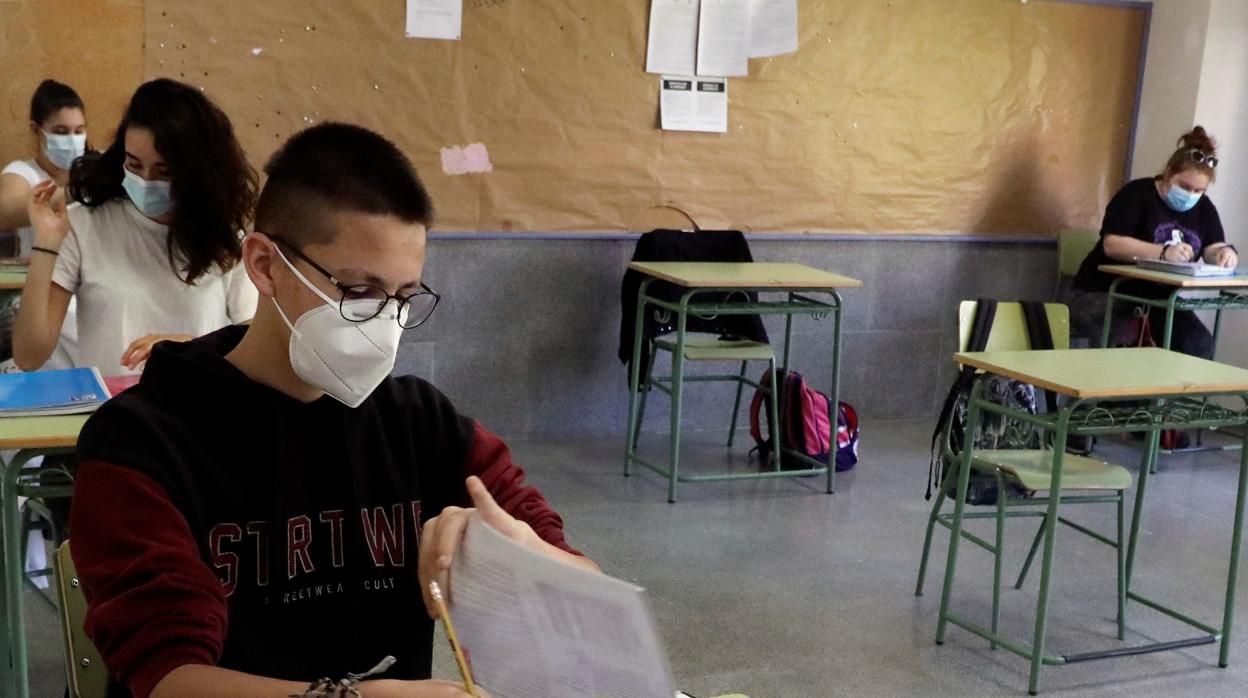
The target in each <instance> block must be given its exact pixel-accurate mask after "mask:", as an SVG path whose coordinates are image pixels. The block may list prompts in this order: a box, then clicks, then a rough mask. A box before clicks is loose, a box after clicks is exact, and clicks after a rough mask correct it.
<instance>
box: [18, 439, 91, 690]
mask: <svg viewBox="0 0 1248 698" xmlns="http://www.w3.org/2000/svg"><path fill="white" fill-rule="evenodd" d="M73 451H74V449H72V448H63V447H62V448H28V449H22V450H19V451H18V452H17V453H16V454H14V456H13V458H11V459H10V460H8V461H7V462H5V461H4V460H3V458H0V528H2V529H3V537H2V538H0V540H2V541H3V545H2V546H0V550H2V552H3V556H2V557H0V561H2V562H0V598H2V599H3V600H4V613H3V614H2V616H3V617H2V618H0V620H2V621H3V625H2V626H0V668H3V669H5V671H0V694H2V695H5V696H21V697H24V696H27V695H29V691H30V688H29V684H30V676H29V668H28V664H27V652H26V634H25V623H24V615H23V610H22V606H23V599H22V590H23V588H24V587H25V586H26V583H27V580H26V574H25V567H24V562H25V561H24V560H22V556H21V550H22V544H21V543H22V541H21V530H22V519H21V510H20V509H19V508H18V504H17V498H18V496H35V497H41V498H47V499H51V498H56V497H68V496H70V495H71V494H72V493H73V483H72V480H70V478H69V475H68V473H64V477H63V478H60V479H59V481H57V482H47V481H46V478H44V477H43V476H45V475H46V474H48V473H49V472H62V473H63V471H60V470H59V469H51V468H38V469H26V464H27V463H29V462H30V460H31V459H33V458H36V457H39V456H57V455H63V454H66V453H73ZM5 662H7V664H5Z"/></svg>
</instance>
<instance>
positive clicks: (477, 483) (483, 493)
mask: <svg viewBox="0 0 1248 698" xmlns="http://www.w3.org/2000/svg"><path fill="white" fill-rule="evenodd" d="M467 485H468V495H469V496H470V497H472V505H473V506H474V507H476V508H477V511H479V512H481V518H483V519H485V522H486V523H488V524H490V525H495V524H497V523H506V521H507V520H508V519H510V518H511V515H510V514H508V513H507V512H506V511H504V510H503V508H502V507H501V506H499V505H498V502H496V501H494V496H493V495H491V494H490V491H489V490H488V489H486V487H485V483H484V482H481V478H479V477H477V476H476V475H473V476H472V477H470V478H468V480H467ZM500 517H502V520H501V521H500Z"/></svg>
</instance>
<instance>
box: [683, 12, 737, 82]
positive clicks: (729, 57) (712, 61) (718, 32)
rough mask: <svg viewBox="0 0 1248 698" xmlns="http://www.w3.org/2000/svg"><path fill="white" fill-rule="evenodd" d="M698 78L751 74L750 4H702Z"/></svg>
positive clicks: (699, 15)
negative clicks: (702, 76)
mask: <svg viewBox="0 0 1248 698" xmlns="http://www.w3.org/2000/svg"><path fill="white" fill-rule="evenodd" d="M696 72H697V74H698V75H707V76H716V77H732V76H743V75H749V72H750V0H702V5H701V11H700V12H699V14H698V66H697V71H696Z"/></svg>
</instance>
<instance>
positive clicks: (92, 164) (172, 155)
mask: <svg viewBox="0 0 1248 698" xmlns="http://www.w3.org/2000/svg"><path fill="white" fill-rule="evenodd" d="M132 127H133V128H142V129H146V130H148V131H151V133H152V136H153V138H154V141H155V144H156V151H157V152H159V153H160V155H161V157H162V158H164V161H165V166H166V167H167V168H168V171H169V175H170V178H171V179H172V183H171V186H170V195H171V196H172V198H173V211H172V214H173V218H172V220H171V221H170V223H169V237H168V241H167V243H166V244H167V246H168V251H169V265H170V267H171V268H172V270H173V272H174V274H176V275H177V276H178V277H179V278H181V279H182V280H183V281H185V282H186V283H187V284H194V283H195V281H196V280H198V279H199V278H200V277H201V276H203V275H204V274H206V273H208V272H209V271H211V270H212V269H213V267H216V268H217V269H219V270H220V271H223V272H224V271H228V270H229V269H231V268H232V267H233V266H234V265H235V264H237V263H238V260H239V258H240V255H241V246H240V241H239V232H240V231H242V230H243V229H244V228H245V227H246V225H247V221H248V219H249V217H250V216H251V213H252V209H253V208H254V207H255V203H256V191H257V188H258V184H259V180H258V178H257V176H256V171H255V170H254V169H252V167H251V165H250V164H248V162H247V157H246V156H245V155H244V154H243V148H242V146H240V145H239V143H238V139H237V138H235V137H234V127H233V126H231V125H230V120H229V118H228V117H226V115H225V113H224V112H222V111H221V110H220V109H219V108H218V107H217V106H216V105H215V104H213V103H212V102H211V101H209V99H208V98H207V97H205V96H204V95H203V93H202V92H200V91H199V90H198V89H196V88H194V87H191V86H190V85H186V84H184V83H181V82H177V81H175V80H168V79H163V78H162V79H159V80H152V81H151V82H147V83H144V84H143V85H141V86H140V87H139V89H138V90H137V91H136V92H135V93H134V96H133V97H132V98H131V99H130V106H129V107H127V108H126V113H125V115H124V116H123V117H122V119H121V124H120V125H118V127H117V135H116V136H115V137H114V140H113V144H112V145H110V146H109V147H108V149H107V150H105V151H104V152H103V153H91V154H88V155H86V156H84V157H82V158H79V159H78V160H77V161H76V162H75V163H74V165H73V167H72V168H71V169H70V173H69V194H70V196H71V197H72V198H73V199H74V200H75V201H80V202H82V203H83V204H85V205H87V206H91V207H94V206H101V205H103V204H105V203H107V202H108V201H111V200H112V199H115V198H118V197H125V196H126V192H125V190H124V189H122V186H121V181H122V176H123V173H122V168H124V167H125V162H126V130H127V129H129V128H132Z"/></svg>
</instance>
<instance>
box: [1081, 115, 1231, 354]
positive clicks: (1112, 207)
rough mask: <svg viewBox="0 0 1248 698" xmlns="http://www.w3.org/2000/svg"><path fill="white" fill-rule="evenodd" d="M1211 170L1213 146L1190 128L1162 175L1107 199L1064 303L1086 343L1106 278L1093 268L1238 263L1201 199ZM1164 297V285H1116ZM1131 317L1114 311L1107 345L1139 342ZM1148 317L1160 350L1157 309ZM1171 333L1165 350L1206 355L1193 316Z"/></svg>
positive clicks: (1099, 316) (1097, 323)
mask: <svg viewBox="0 0 1248 698" xmlns="http://www.w3.org/2000/svg"><path fill="white" fill-rule="evenodd" d="M1217 168H1218V151H1217V142H1216V141H1214V139H1213V138H1212V137H1210V136H1209V134H1208V133H1206V132H1205V129H1203V128H1201V127H1200V126H1197V127H1196V128H1194V129H1192V130H1191V131H1190V132H1189V133H1185V134H1183V136H1182V137H1181V138H1179V141H1178V143H1177V147H1176V148H1175V150H1174V152H1173V153H1172V154H1171V155H1170V158H1169V160H1168V161H1167V162H1166V166H1165V168H1164V169H1163V170H1162V172H1161V174H1159V175H1157V176H1155V177H1146V178H1143V179H1137V180H1135V181H1133V182H1130V183H1128V184H1127V185H1126V186H1124V187H1123V188H1122V189H1121V190H1120V191H1119V192H1118V193H1117V194H1116V195H1114V198H1113V199H1112V200H1111V201H1110V202H1109V206H1108V207H1107V208H1106V209H1105V218H1104V222H1103V224H1102V226H1101V241H1100V242H1099V243H1098V244H1097V246H1096V247H1095V248H1094V249H1093V250H1092V252H1091V253H1089V254H1088V257H1087V259H1085V260H1084V262H1083V266H1082V267H1081V268H1080V269H1079V273H1078V275H1077V276H1076V277H1075V280H1074V284H1073V288H1072V289H1071V294H1070V298H1069V299H1068V300H1069V304H1070V309H1071V324H1072V325H1073V326H1074V329H1075V330H1077V331H1079V332H1082V333H1083V334H1084V335H1085V336H1088V337H1093V338H1099V337H1100V336H1101V327H1102V324H1103V323H1104V318H1105V305H1106V300H1107V292H1108V290H1109V285H1110V283H1111V281H1112V279H1113V277H1111V276H1110V275H1109V274H1105V273H1104V272H1101V271H1099V270H1098V267H1099V266H1100V265H1102V264H1122V263H1127V264H1130V263H1132V262H1134V261H1135V260H1137V259H1164V260H1168V261H1171V262H1204V263H1205V264H1217V265H1220V266H1223V267H1228V268H1234V267H1236V266H1237V265H1238V264H1239V254H1238V252H1237V251H1236V250H1235V247H1234V246H1232V245H1229V244H1227V242H1226V239H1225V233H1224V231H1223V230H1222V221H1221V219H1220V218H1219V216H1218V210H1217V208H1215V207H1214V205H1213V202H1212V201H1210V199H1209V196H1208V189H1209V186H1210V185H1211V184H1213V181H1214V179H1216V177H1217ZM1170 291H1171V289H1170V287H1162V286H1160V285H1158V284H1151V283H1147V282H1136V283H1134V285H1132V286H1130V287H1129V288H1128V287H1127V285H1126V284H1124V287H1123V292H1125V293H1132V294H1135V295H1140V296H1144V297H1156V298H1163V297H1165V296H1166V295H1168V294H1169V292H1170ZM1134 312H1135V308H1134V307H1132V306H1131V305H1130V304H1129V303H1116V304H1115V305H1114V317H1113V319H1112V321H1111V330H1110V341H1111V343H1112V344H1115V345H1132V344H1135V343H1136V342H1137V341H1138V339H1139V338H1138V336H1136V334H1135V328H1134V327H1133V324H1132V322H1133V318H1134ZM1153 312H1154V313H1157V314H1158V315H1159V316H1158V317H1152V318H1150V323H1149V325H1150V329H1151V331H1152V332H1153V335H1154V340H1155V342H1156V344H1157V345H1158V346H1161V345H1162V344H1163V340H1164V337H1163V336H1162V333H1163V332H1164V331H1165V316H1164V311H1161V310H1157V309H1154V311H1153ZM1173 327H1174V330H1173V335H1172V339H1171V348H1172V349H1174V350H1175V351H1180V352H1183V353H1185V354H1191V355H1193V356H1200V357H1204V358H1209V357H1211V356H1212V355H1213V336H1212V334H1211V333H1210V332H1209V330H1208V328H1206V327H1205V325H1204V323H1202V322H1201V321H1200V319H1199V318H1197V317H1196V314H1195V313H1193V312H1191V311H1178V312H1176V313H1175V317H1174V324H1173Z"/></svg>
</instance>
